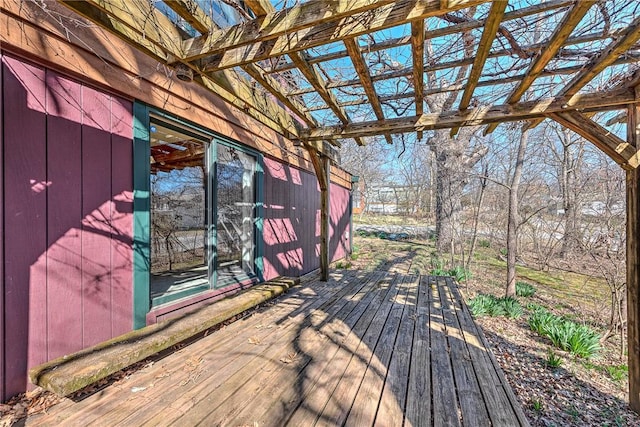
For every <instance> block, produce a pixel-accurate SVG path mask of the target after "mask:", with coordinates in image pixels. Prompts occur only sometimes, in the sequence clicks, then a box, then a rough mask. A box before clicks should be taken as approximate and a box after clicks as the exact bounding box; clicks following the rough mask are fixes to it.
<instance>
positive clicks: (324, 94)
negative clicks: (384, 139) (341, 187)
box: [290, 52, 364, 145]
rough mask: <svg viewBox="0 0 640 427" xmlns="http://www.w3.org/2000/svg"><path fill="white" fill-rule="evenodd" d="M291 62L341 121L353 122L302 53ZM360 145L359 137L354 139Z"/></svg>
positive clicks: (298, 53)
mask: <svg viewBox="0 0 640 427" xmlns="http://www.w3.org/2000/svg"><path fill="white" fill-rule="evenodd" d="M290 58H291V60H292V61H293V62H294V63H295V64H296V65H297V66H298V69H299V70H300V72H301V73H302V74H303V75H304V76H305V78H306V79H307V80H308V81H309V83H310V84H311V85H312V86H313V87H314V88H315V89H316V91H317V92H318V94H319V95H320V97H321V98H322V99H323V100H324V102H325V103H326V104H327V105H328V106H329V108H331V111H333V113H334V114H335V115H336V116H337V117H338V119H340V121H341V122H342V123H344V124H348V123H350V122H351V119H350V118H349V115H348V114H347V112H346V111H344V109H343V108H342V107H340V106H339V105H338V100H337V99H336V97H335V96H334V94H333V93H332V92H331V91H330V90H329V89H327V84H326V82H325V80H324V78H323V77H322V76H321V75H320V73H319V72H318V70H317V69H316V68H315V67H314V66H313V65H311V64H309V63H308V62H307V60H306V59H305V58H304V57H303V56H302V53H300V52H293V53H291V55H290ZM354 139H355V140H356V142H357V143H358V145H364V142H363V141H362V140H361V139H360V138H359V137H357V136H355V137H354Z"/></svg>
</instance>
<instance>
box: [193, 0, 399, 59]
mask: <svg viewBox="0 0 640 427" xmlns="http://www.w3.org/2000/svg"><path fill="white" fill-rule="evenodd" d="M387 3H390V1H379V0H352V1H346V0H338V1H331V2H330V1H317V0H316V1H309V2H306V3H301V4H298V5H295V6H293V7H290V8H287V9H283V10H280V11H273V12H271V13H266V14H264V15H262V16H260V18H259V19H256V20H254V21H250V22H243V23H240V24H237V25H234V26H231V27H229V28H223V29H220V30H218V31H213V32H211V34H208V35H206V36H199V37H194V38H191V39H188V40H185V41H184V42H183V46H184V50H185V55H186V56H185V59H187V60H194V59H198V58H202V57H204V56H208V55H214V54H217V53H221V52H224V51H225V50H229V49H234V48H238V47H241V46H245V45H250V44H254V43H264V42H268V41H270V40H273V39H277V38H278V37H281V36H283V35H286V34H294V33H295V32H296V31H300V30H304V29H305V28H309V27H314V26H316V25H319V24H321V23H324V22H329V21H332V20H338V19H341V18H344V17H347V16H349V15H352V14H355V13H361V12H366V11H369V10H371V9H376V8H379V7H380V6H382V5H384V4H387Z"/></svg>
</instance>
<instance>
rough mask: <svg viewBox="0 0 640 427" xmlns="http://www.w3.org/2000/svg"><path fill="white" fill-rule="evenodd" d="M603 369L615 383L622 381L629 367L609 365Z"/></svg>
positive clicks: (627, 374) (627, 373)
mask: <svg viewBox="0 0 640 427" xmlns="http://www.w3.org/2000/svg"><path fill="white" fill-rule="evenodd" d="M605 369H606V371H607V373H608V374H609V376H610V377H611V379H612V380H614V381H615V382H617V383H620V382H622V381H623V380H624V379H625V378H626V377H627V376H629V367H628V366H627V365H609V366H607V367H606V368H605Z"/></svg>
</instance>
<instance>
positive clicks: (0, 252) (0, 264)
mask: <svg viewBox="0 0 640 427" xmlns="http://www.w3.org/2000/svg"><path fill="white" fill-rule="evenodd" d="M3 69H4V65H3V64H2V52H1V51H0V309H1V310H3V311H2V313H0V401H4V400H6V399H7V395H6V394H5V391H4V380H5V375H4V238H3V236H4V230H3V224H4V216H3V213H4V158H3V153H4V148H3V147H4V145H3V142H4V132H3V127H2V124H3V122H4V114H3V113H2V106H3V101H2V94H3V91H2V70H3Z"/></svg>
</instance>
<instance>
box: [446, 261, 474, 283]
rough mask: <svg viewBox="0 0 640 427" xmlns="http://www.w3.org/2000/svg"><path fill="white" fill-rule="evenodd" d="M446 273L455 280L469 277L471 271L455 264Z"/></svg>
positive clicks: (460, 280)
mask: <svg viewBox="0 0 640 427" xmlns="http://www.w3.org/2000/svg"><path fill="white" fill-rule="evenodd" d="M448 275H449V276H451V277H453V278H454V279H456V282H462V281H463V280H469V279H471V272H470V271H469V270H467V269H466V268H464V267H462V266H461V265H457V266H456V267H455V268H452V269H451V270H449V274H448Z"/></svg>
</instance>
